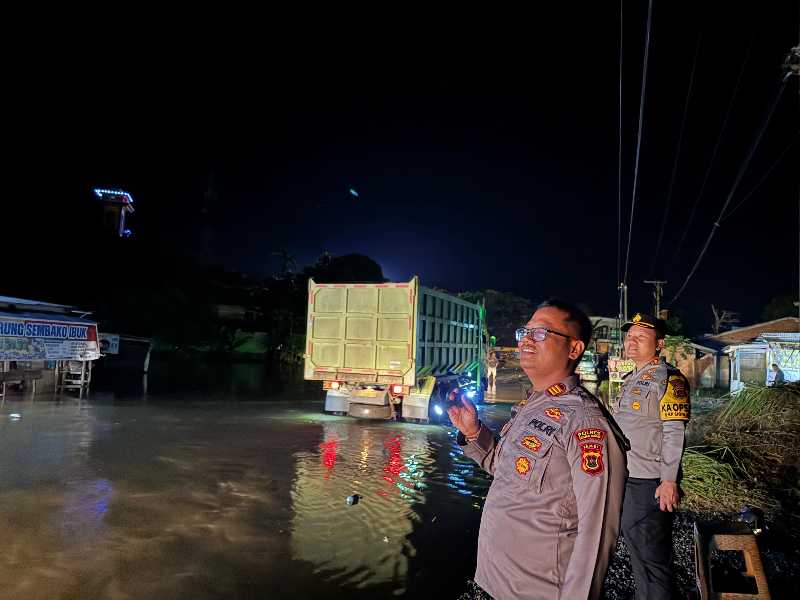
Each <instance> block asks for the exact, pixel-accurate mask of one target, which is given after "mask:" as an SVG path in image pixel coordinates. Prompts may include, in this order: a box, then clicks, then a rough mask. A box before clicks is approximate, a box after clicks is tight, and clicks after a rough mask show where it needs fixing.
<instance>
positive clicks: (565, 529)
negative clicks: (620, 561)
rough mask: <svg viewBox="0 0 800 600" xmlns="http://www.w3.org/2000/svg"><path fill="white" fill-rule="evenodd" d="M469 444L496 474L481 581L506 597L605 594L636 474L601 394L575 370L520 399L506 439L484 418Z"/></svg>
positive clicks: (483, 538) (483, 530)
mask: <svg viewBox="0 0 800 600" xmlns="http://www.w3.org/2000/svg"><path fill="white" fill-rule="evenodd" d="M459 443H460V444H461V445H462V446H463V447H464V454H465V455H467V456H469V457H470V458H472V459H473V460H475V461H476V462H477V463H478V464H479V465H480V466H481V467H482V468H483V469H485V470H486V471H488V472H489V473H491V474H492V475H494V480H493V481H492V484H491V486H490V488H489V493H488V495H487V497H486V502H485V504H484V507H483V513H482V515H481V526H480V533H479V537H478V565H477V570H476V572H475V582H476V583H477V584H478V585H480V586H481V587H482V588H483V589H485V590H486V591H487V592H488V593H489V594H491V596H493V597H494V598H496V599H497V600H507V599H508V600H510V599H512V598H514V599H530V600H533V599H536V600H541V599H550V598H552V599H556V598H559V599H569V600H580V599H583V598H599V597H600V594H601V593H602V587H603V577H604V575H605V572H606V569H607V567H608V562H609V560H610V557H611V553H612V552H613V550H614V548H615V545H616V541H617V535H618V533H619V524H620V510H621V506H622V498H623V493H624V490H625V481H626V479H627V475H628V472H627V469H626V468H625V453H624V451H623V450H622V445H623V442H620V441H618V439H617V437H616V436H615V433H614V431H612V429H611V427H610V426H609V421H608V420H607V419H606V417H605V416H604V414H603V412H602V410H601V408H600V406H599V402H598V400H597V399H596V398H595V397H594V396H592V395H591V394H590V393H589V392H588V391H586V390H585V389H584V388H582V387H580V386H579V385H578V378H577V377H575V376H572V377H569V378H567V379H565V380H563V381H561V382H560V383H557V384H555V385H553V386H551V387H550V388H548V389H547V390H546V391H543V392H534V393H533V394H531V396H530V397H529V398H528V399H527V400H525V401H523V402H520V403H519V404H518V405H516V406H515V407H514V408H513V409H512V418H511V420H510V421H509V422H508V423H506V424H505V426H504V427H503V428H502V430H501V432H500V438H499V439H496V438H495V437H494V436H493V435H492V432H491V430H489V428H488V427H486V426H485V425H483V424H482V425H481V429H480V431H479V433H478V436H477V439H476V440H475V441H472V442H467V441H466V439H465V438H464V437H463V435H460V436H459Z"/></svg>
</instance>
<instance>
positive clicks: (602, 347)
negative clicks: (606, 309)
mask: <svg viewBox="0 0 800 600" xmlns="http://www.w3.org/2000/svg"><path fill="white" fill-rule="evenodd" d="M589 320H590V321H591V322H592V341H591V342H590V344H589V349H590V350H593V351H594V352H597V353H598V354H608V353H609V351H610V350H612V349H613V346H614V345H618V344H620V343H621V341H620V338H619V330H618V329H617V318H616V317H600V316H594V317H589Z"/></svg>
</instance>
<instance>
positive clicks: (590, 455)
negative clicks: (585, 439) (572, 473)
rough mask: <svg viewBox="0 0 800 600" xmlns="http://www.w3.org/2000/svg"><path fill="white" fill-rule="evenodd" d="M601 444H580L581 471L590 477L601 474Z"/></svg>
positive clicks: (602, 467)
mask: <svg viewBox="0 0 800 600" xmlns="http://www.w3.org/2000/svg"><path fill="white" fill-rule="evenodd" d="M603 469H604V466H603V444H600V443H597V442H589V443H586V444H581V471H583V472H584V473H586V474H587V475H591V476H592V477H594V476H596V475H600V474H601V473H602V472H603Z"/></svg>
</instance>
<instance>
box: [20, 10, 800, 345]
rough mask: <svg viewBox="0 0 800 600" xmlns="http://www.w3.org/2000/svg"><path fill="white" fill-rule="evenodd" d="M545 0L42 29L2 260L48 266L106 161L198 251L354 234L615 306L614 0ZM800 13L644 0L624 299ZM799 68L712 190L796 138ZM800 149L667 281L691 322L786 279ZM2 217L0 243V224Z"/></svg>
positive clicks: (668, 238) (767, 88)
mask: <svg viewBox="0 0 800 600" xmlns="http://www.w3.org/2000/svg"><path fill="white" fill-rule="evenodd" d="M698 4H703V5H704V8H703V9H698V7H697V5H698ZM409 10H410V9H409ZM548 10H550V11H551V12H549V13H545V12H542V9H541V8H540V7H539V5H538V4H537V8H536V11H537V12H535V13H532V14H531V15H524V16H523V15H522V14H512V13H506V14H497V15H494V18H490V17H488V16H484V15H481V14H478V13H471V14H469V15H462V16H465V17H469V18H470V20H471V21H472V22H471V24H469V25H467V24H463V25H462V24H459V23H457V21H456V19H455V15H451V17H452V18H451V19H448V20H446V21H442V22H437V23H436V24H434V23H433V21H432V17H431V19H427V18H423V16H422V15H416V18H415V20H414V21H412V22H409V23H408V24H405V25H401V23H400V21H401V18H400V17H398V18H397V19H395V18H394V17H392V16H391V15H385V16H380V17H379V16H378V15H377V14H376V15H373V16H372V17H371V18H372V19H373V21H372V22H371V23H369V22H367V23H364V24H363V25H361V24H359V25H357V24H355V23H350V24H349V25H347V26H341V27H339V26H337V25H334V24H333V23H329V24H324V18H322V15H318V17H319V18H320V19H321V22H323V25H322V26H319V25H318V26H315V27H310V26H308V25H307V23H306V21H305V20H303V19H296V18H295V19H288V18H287V19H286V21H283V20H282V17H279V16H278V15H271V16H270V18H269V19H266V17H265V19H266V21H265V23H266V24H265V25H264V26H263V27H262V28H259V27H258V26H255V24H254V23H249V24H248V25H249V26H248V27H247V31H244V30H241V31H239V29H238V27H239V26H240V25H241V24H240V25H237V24H236V23H225V24H224V25H223V24H222V23H219V24H217V27H218V28H219V31H218V30H216V29H214V26H213V25H207V26H206V27H203V28H199V27H198V28H197V29H195V30H193V29H192V28H190V27H188V26H187V27H184V28H182V30H181V31H180V32H176V31H175V30H170V28H169V27H166V26H165V27H163V28H159V30H158V31H153V30H148V31H147V32H145V31H140V32H138V33H137V34H135V35H134V34H133V33H128V34H127V35H126V36H125V37H124V39H125V40H127V42H126V43H122V42H120V43H118V44H115V43H113V42H112V41H111V40H109V39H108V38H107V37H104V36H90V35H87V36H81V35H76V36H74V37H73V38H72V39H71V40H70V43H63V44H62V43H61V42H62V41H64V40H58V41H55V40H51V41H50V42H43V43H44V44H45V49H46V50H47V49H49V50H50V52H45V53H44V54H42V56H43V58H41V59H40V58H36V57H35V56H34V53H33V51H31V54H30V56H28V57H27V58H25V59H24V60H20V61H18V62H16V64H15V65H14V66H13V67H12V69H11V70H12V72H11V74H10V75H9V78H10V81H12V82H13V83H14V85H7V86H6V93H7V94H10V95H11V96H12V98H11V104H12V107H11V109H10V110H9V112H8V113H7V123H6V135H5V136H4V137H5V139H6V144H7V149H10V150H11V151H12V152H11V153H10V154H11V156H10V158H8V159H7V160H6V161H5V166H6V169H7V174H6V176H5V183H6V191H7V193H8V194H9V195H8V196H7V198H8V199H9V200H11V199H17V200H20V199H24V200H22V201H18V202H10V203H9V202H8V200H7V202H6V203H5V204H6V206H7V207H9V208H10V207H11V206H16V207H18V208H21V209H22V210H23V211H24V212H25V215H24V217H23V218H24V219H25V221H17V222H19V223H22V222H24V223H26V224H28V225H26V226H25V227H14V228H12V231H11V236H12V238H13V236H14V235H16V234H21V235H19V239H18V240H15V243H14V246H15V247H18V248H20V249H22V252H21V253H20V254H19V258H14V259H13V260H10V261H9V262H10V263H11V264H8V265H7V271H6V272H7V274H10V275H11V276H13V277H26V276H30V267H31V266H32V265H33V264H36V265H40V266H41V265H44V268H45V269H46V268H47V265H48V264H51V263H50V262H49V259H48V256H52V255H53V253H58V254H60V255H61V256H62V259H63V254H61V249H63V248H64V247H65V246H67V245H68V246H69V247H71V248H72V249H73V250H75V251H76V252H81V253H86V254H91V253H92V252H95V251H98V249H97V248H93V244H92V240H91V235H90V234H89V232H90V231H91V229H92V228H91V227H90V226H88V225H87V224H86V223H82V222H81V220H80V218H79V217H80V215H81V214H82V213H81V211H80V210H73V209H74V207H75V206H78V205H80V204H81V203H91V202H92V201H93V198H92V196H91V189H92V187H95V186H104V187H120V188H123V189H126V190H128V191H130V192H131V193H132V194H133V196H134V197H135V199H136V209H137V213H136V215H135V218H134V219H133V220H132V222H131V226H132V229H133V231H134V235H135V236H138V237H139V238H140V239H142V240H149V241H152V243H158V244H161V245H162V246H163V245H166V246H171V247H173V248H175V249H177V250H179V251H182V252H186V253H189V254H192V253H194V254H198V255H199V254H201V253H202V252H203V247H204V246H203V244H204V239H207V240H208V245H209V248H210V251H211V255H212V258H213V260H214V261H217V262H219V263H221V264H223V265H224V266H225V267H226V268H228V269H235V270H238V271H242V272H246V273H250V274H252V275H254V276H269V275H270V274H272V273H274V272H275V271H276V270H277V269H278V268H279V264H278V262H277V260H276V259H275V258H274V257H273V256H272V252H273V251H275V250H277V249H279V248H286V249H288V251H289V252H290V253H291V254H292V255H293V256H295V257H296V259H297V261H298V263H299V264H301V265H303V264H308V263H311V262H313V261H314V260H315V259H316V257H318V256H319V255H320V254H321V253H322V252H323V251H328V252H331V253H332V254H334V255H340V254H347V253H351V252H359V253H363V254H366V255H368V256H370V257H372V258H374V259H375V260H376V261H377V262H378V263H380V265H381V266H382V267H383V270H384V273H385V275H386V276H387V277H389V278H390V279H392V280H405V279H408V278H410V277H411V276H412V275H414V274H418V275H420V277H421V279H422V282H423V284H425V285H431V286H433V285H436V286H441V287H445V288H447V289H451V290H456V291H460V290H468V289H483V288H493V289H498V290H506V291H512V292H515V293H518V294H520V295H523V296H526V297H528V298H531V299H532V300H534V301H538V300H541V299H543V298H545V297H547V296H551V295H561V296H565V297H567V298H570V299H573V300H576V301H579V302H581V303H583V304H585V305H587V306H588V307H589V308H591V310H592V312H594V313H595V314H607V315H613V314H615V313H616V302H617V296H616V284H617V282H618V272H617V269H618V266H617V241H618V237H617V231H618V223H617V168H618V156H617V153H618V142H617V136H618V85H619V79H618V68H619V65H618V58H619V54H618V44H619V12H618V11H619V5H618V3H613V2H610V3H605V2H603V3H585V4H582V3H578V4H574V5H569V6H567V5H564V6H563V7H561V8H555V9H548ZM646 12H647V3H646V2H637V3H633V2H626V4H625V8H624V31H625V37H624V43H623V46H624V60H623V62H624V67H623V68H624V72H623V82H624V105H623V120H624V131H623V187H622V189H623V200H622V203H623V214H622V227H623V230H624V231H623V249H622V259H623V261H624V258H625V245H624V243H625V241H626V239H627V237H626V236H627V228H628V218H629V215H630V206H631V190H632V185H633V165H634V151H635V145H636V133H637V126H638V110H639V94H640V85H641V75H642V58H643V53H644V36H645V30H646ZM405 16H406V17H408V16H409V15H405ZM361 17H362V18H370V16H369V15H361ZM798 18H799V12H798V3H797V2H794V1H788V2H784V1H782V2H769V3H764V2H745V3H711V2H709V3H696V2H695V3H680V2H677V3H676V2H665V1H664V0H660V1H656V2H655V9H654V13H653V28H652V32H651V51H650V61H649V66H648V84H647V91H646V104H645V112H644V129H643V132H642V146H641V158H640V171H639V191H638V194H637V201H636V211H635V215H634V222H633V237H632V240H631V259H630V267H629V275H628V280H629V284H630V303H629V304H630V307H631V310H632V311H635V310H639V309H648V308H649V307H650V305H651V298H650V289H651V288H650V287H649V286H646V285H645V284H643V283H642V280H644V279H652V278H658V279H666V280H668V281H669V284H668V285H667V288H666V297H667V298H666V300H669V299H670V298H671V297H672V296H673V295H674V293H675V292H676V291H677V289H678V287H679V286H680V284H681V283H682V281H683V279H684V278H685V277H686V275H687V273H688V271H689V268H690V267H691V264H692V263H693V262H694V260H695V259H696V257H697V255H698V252H699V249H700V247H701V246H702V244H703V242H704V241H705V238H706V236H707V235H708V233H709V231H710V228H711V225H712V223H713V222H714V220H715V219H716V217H717V215H718V214H719V211H720V209H721V207H722V204H723V202H724V200H725V197H726V196H727V194H728V193H729V191H730V190H731V186H732V185H733V182H734V179H735V177H736V175H737V172H738V170H739V168H740V166H741V165H742V162H743V160H744V158H745V155H746V154H747V152H748V149H749V148H750V146H751V144H752V143H753V142H754V140H755V138H756V136H757V134H758V131H759V129H760V127H761V124H762V122H763V120H764V117H765V115H766V112H767V110H768V108H769V106H770V104H771V102H772V101H773V99H774V98H775V95H776V93H777V92H778V90H779V87H780V83H781V78H782V75H783V72H782V70H781V65H782V63H783V60H784V58H785V56H786V54H787V53H788V51H789V49H790V48H791V47H792V46H794V45H796V44H798V38H799V36H800V27H798ZM242 20H243V21H247V19H246V18H244V17H242ZM267 22H268V23H267ZM242 26H244V25H242ZM222 29H225V35H223V32H222ZM698 38H699V40H700V42H699V44H700V45H699V51H698V54H697V66H696V73H695V80H694V89H693V92H692V95H691V97H690V101H689V105H688V106H689V110H688V116H687V123H686V129H685V133H684V139H683V144H682V148H681V153H680V162H679V164H678V171H677V175H676V178H675V185H674V189H673V193H672V197H671V206H670V209H669V211H668V212H667V220H666V222H665V226H664V227H665V228H664V240H663V243H662V245H661V248H660V251H659V254H658V256H657V257H656V260H655V261H654V259H653V253H654V252H655V249H656V246H657V240H658V236H659V231H660V228H661V226H662V216H663V214H664V203H665V202H666V200H667V195H668V194H667V191H668V188H669V182H670V177H671V173H672V169H673V163H674V159H675V153H676V146H677V142H678V134H679V130H680V125H681V119H682V116H683V109H684V102H685V98H686V92H687V87H688V84H689V75H690V71H691V68H692V61H693V57H694V55H695V49H696V48H697V43H698ZM228 40H230V41H228ZM47 44H51V45H52V47H49V46H47ZM41 50H42V48H39V50H37V51H36V52H39V51H41ZM746 56H747V57H748V59H747V63H746V65H745V68H744V72H743V76H742V79H741V83H740V89H739V93H738V95H737V97H736V99H735V102H734V104H733V109H732V112H731V116H730V119H729V122H728V124H727V127H726V130H725V132H724V137H723V138H722V143H721V145H720V149H719V152H718V154H717V156H716V159H715V162H714V164H713V168H712V170H711V172H710V176H709V178H708V183H707V186H706V188H705V192H704V195H703V198H702V200H701V202H700V204H699V205H698V209H697V214H696V216H695V218H694V221H693V223H692V225H691V228H690V230H689V232H688V235H687V237H686V242H685V244H684V246H683V248H682V251H681V252H680V254H679V255H678V256H677V257H676V256H675V255H676V249H677V242H678V240H679V238H680V237H681V235H682V233H683V231H684V229H685V228H686V225H687V221H688V219H689V214H690V212H691V210H692V206H693V204H694V202H695V201H696V199H697V198H698V194H699V191H700V187H701V184H702V181H703V178H704V177H705V174H706V170H707V169H708V167H709V163H710V160H711V155H712V151H713V148H714V145H715V143H716V142H717V138H718V135H719V133H720V129H721V126H722V122H723V119H724V116H725V113H726V110H727V108H728V104H729V102H730V100H731V96H732V94H733V90H734V86H735V83H736V80H737V76H738V74H739V72H740V69H741V67H742V63H743V61H744V60H745V57H746ZM799 79H800V78H797V77H795V78H793V79H792V80H790V81H789V83H788V84H787V86H786V89H785V90H784V91H783V94H782V97H781V99H780V101H779V103H778V105H777V108H776V110H775V113H774V115H773V117H772V119H771V122H770V123H769V125H768V127H767V129H766V131H765V133H764V136H763V139H762V142H761V144H760V146H759V148H758V150H757V151H756V153H755V155H754V157H753V160H752V162H751V164H750V166H749V168H748V169H747V171H746V172H745V175H744V177H743V179H742V182H741V185H740V186H739V190H738V192H737V193H736V194H735V196H734V197H733V199H732V202H731V207H733V206H735V205H737V204H738V203H739V202H740V201H741V200H742V199H744V198H745V197H746V196H747V195H748V193H749V192H750V191H751V189H753V187H754V186H755V185H756V184H758V183H759V181H760V180H761V179H762V178H763V175H764V174H765V172H766V171H767V170H768V169H770V167H771V166H772V165H773V164H774V162H775V160H776V158H777V157H778V156H779V155H780V154H781V153H782V152H784V150H785V149H786V148H787V147H788V146H789V144H790V143H791V142H792V141H793V140H796V139H797V131H798V127H799V126H800V119H799V118H798V82H799V81H798V80H799ZM799 158H800V144H798V143H795V144H794V146H793V147H791V148H790V149H789V151H788V152H787V153H786V154H785V155H784V157H783V159H782V161H781V162H779V163H778V164H777V166H775V168H774V170H773V171H772V172H771V174H770V175H769V177H767V178H766V179H764V180H763V183H761V184H760V185H759V186H758V188H757V189H756V190H755V192H754V193H753V194H752V196H751V197H750V198H749V199H748V200H747V201H746V202H745V203H744V204H742V205H741V206H740V207H739V208H738V209H737V210H736V211H735V212H733V213H732V214H731V216H730V217H729V218H725V220H723V221H722V222H721V228H720V229H719V230H718V231H717V233H716V237H715V238H714V240H713V242H712V244H711V247H710V249H709V251H708V252H707V254H706V256H705V258H704V259H703V261H702V263H701V265H700V267H699V269H698V271H697V273H696V274H695V276H694V279H693V280H692V281H691V283H690V284H689V286H688V287H687V289H686V291H685V292H684V294H683V295H682V296H681V298H680V299H679V300H678V301H677V302H676V303H675V307H676V308H679V309H681V310H682V311H684V313H685V314H686V315H687V317H686V318H687V320H688V321H689V322H690V323H691V324H693V326H694V328H695V329H698V330H702V329H703V328H706V329H707V324H708V323H710V321H711V318H710V317H711V311H710V308H709V304H710V303H714V304H716V305H718V306H722V307H724V308H728V309H733V310H738V311H741V312H742V313H743V321H744V322H748V321H750V322H752V321H757V320H759V316H760V314H761V310H762V308H763V307H764V305H765V304H766V303H767V302H768V301H769V300H770V299H771V298H772V297H773V296H776V295H779V294H797V289H798V257H799V256H800V252H799V250H798V223H800V221H799V217H798V207H799V206H800V189H799V188H798V172H800V169H798V168H797V165H798V164H800V162H798V159H799ZM210 181H211V182H212V189H213V192H214V194H213V196H212V197H211V200H210V201H207V200H205V199H204V198H205V193H206V191H207V189H208V188H209V182H210ZM351 188H352V189H353V190H356V191H357V193H358V197H355V196H354V195H352V194H350V192H349V190H350V189H351ZM204 209H205V212H203V210H204ZM7 217H8V212H7V214H6V218H7ZM7 224H8V221H6V225H7ZM34 224H35V225H34ZM204 224H205V225H204ZM65 231H69V232H70V233H69V235H67V234H65V233H64V232H65ZM82 234H83V235H82ZM5 236H6V242H7V243H9V231H8V227H6V233H5ZM148 243H149V242H148ZM7 256H8V255H7ZM34 257H35V260H34ZM653 263H655V265H654V266H653V267H651V265H653ZM23 265H24V266H25V268H22V266H23ZM14 289H15V288H14V285H9V286H8V290H9V291H13V290H14ZM57 297H58V293H57V291H54V292H53V293H52V294H51V295H50V297H49V298H48V299H57Z"/></svg>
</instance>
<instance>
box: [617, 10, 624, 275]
mask: <svg viewBox="0 0 800 600" xmlns="http://www.w3.org/2000/svg"><path fill="white" fill-rule="evenodd" d="M622 2H623V0H619V137H618V138H617V142H618V144H617V145H618V148H619V155H618V158H617V282H619V276H620V275H621V271H622V31H623V29H622Z"/></svg>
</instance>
